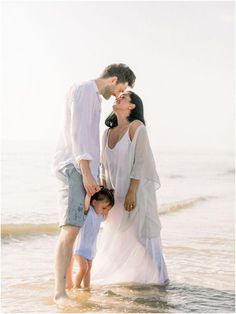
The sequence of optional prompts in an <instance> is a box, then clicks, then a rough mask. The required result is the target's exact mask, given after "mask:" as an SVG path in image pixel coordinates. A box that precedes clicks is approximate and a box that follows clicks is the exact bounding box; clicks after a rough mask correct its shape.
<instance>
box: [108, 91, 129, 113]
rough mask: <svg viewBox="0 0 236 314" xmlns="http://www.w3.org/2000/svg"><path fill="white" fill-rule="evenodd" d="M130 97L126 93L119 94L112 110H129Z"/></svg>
mask: <svg viewBox="0 0 236 314" xmlns="http://www.w3.org/2000/svg"><path fill="white" fill-rule="evenodd" d="M130 105H131V104H130V96H129V94H128V93H123V94H121V95H120V96H119V97H118V98H116V101H115V102H114V104H113V106H112V108H113V110H114V111H116V110H130V109H131V108H130Z"/></svg>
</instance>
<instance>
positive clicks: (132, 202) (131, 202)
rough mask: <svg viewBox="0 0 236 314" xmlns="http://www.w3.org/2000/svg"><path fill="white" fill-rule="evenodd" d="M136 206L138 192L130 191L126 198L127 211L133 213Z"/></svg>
mask: <svg viewBox="0 0 236 314" xmlns="http://www.w3.org/2000/svg"><path fill="white" fill-rule="evenodd" d="M135 206H136V192H135V191H132V190H129V191H128V193H127V194H126V197H125V203H124V207H125V210H127V211H131V210H133V209H134V208H135Z"/></svg>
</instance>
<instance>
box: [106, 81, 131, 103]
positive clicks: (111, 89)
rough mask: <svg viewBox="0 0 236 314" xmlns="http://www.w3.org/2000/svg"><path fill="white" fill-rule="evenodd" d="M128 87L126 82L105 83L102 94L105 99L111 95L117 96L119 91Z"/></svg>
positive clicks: (121, 91)
mask: <svg viewBox="0 0 236 314" xmlns="http://www.w3.org/2000/svg"><path fill="white" fill-rule="evenodd" d="M127 87H128V83H127V82H126V83H118V84H116V83H113V84H111V85H107V86H106V87H105V89H104V93H103V94H102V96H103V97H104V98H105V99H109V98H110V97H111V96H115V97H116V98H117V97H119V95H120V94H121V93H123V92H124V91H125V90H126V88H127Z"/></svg>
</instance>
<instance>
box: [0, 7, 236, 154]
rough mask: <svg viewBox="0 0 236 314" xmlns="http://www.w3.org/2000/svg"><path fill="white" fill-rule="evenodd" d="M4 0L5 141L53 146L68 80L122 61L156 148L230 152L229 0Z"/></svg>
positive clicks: (231, 27) (92, 75)
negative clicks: (130, 74)
mask: <svg viewBox="0 0 236 314" xmlns="http://www.w3.org/2000/svg"><path fill="white" fill-rule="evenodd" d="M1 5H2V17H3V18H2V30H3V31H2V37H3V40H2V43H3V58H2V60H3V99H2V107H3V109H2V123H1V124H2V138H3V139H4V143H7V144H9V145H10V144H12V141H19V140H20V141H31V140H33V141H34V142H35V145H36V146H37V149H39V147H40V145H41V144H43V145H44V144H45V145H46V144H47V145H49V146H48V147H49V148H50V149H52V150H53V149H54V147H55V145H56V142H57V138H58V134H59V130H60V127H61V124H62V118H63V110H64V101H65V95H66V93H67V90H68V88H69V87H70V86H71V85H72V84H73V83H74V82H80V81H83V80H87V79H93V78H96V77H97V76H98V75H99V74H100V73H101V72H102V70H103V68H104V67H105V66H107V65H108V64H110V63H118V62H122V63H126V64H127V65H129V66H130V67H131V68H132V69H133V71H134V72H135V74H136V76H137V80H136V85H135V88H134V90H135V91H136V92H137V93H138V94H139V95H140V96H141V98H142V99H143V102H144V106H145V116H146V121H147V125H148V130H149V134H150V139H151V142H152V144H153V145H154V146H155V147H156V148H157V149H159V150H167V151H171V150H175V151H184V150H187V151H206V150H207V151H216V150H217V151H219V150H220V151H225V152H226V151H227V152H228V151H229V152H231V151H233V140H234V139H233V127H234V126H233V125H234V4H233V1H222V2H218V1H216V2H214V1H208V2H207V1H201V2H200V1H196V2H191V1H188V2H177V1H176V2H168V1H165V2H164V1H154V2H148V1H145V2H142V1H141V2H139V1H138V2H136V1H130V2H127V1H118V2H116V1H115V2H113V1H111V2H105V1H104V2H103V1H101V2H79V1H71V2H70V1H38V2H34V1H28V2H27V1H26V2H21V1H17V2H14V1H5V2H3V3H1ZM112 103H113V100H110V101H105V100H104V102H103V106H102V108H103V112H102V120H101V121H104V118H105V116H106V115H107V114H108V113H109V112H110V110H111V105H112ZM101 129H102V130H103V129H104V127H103V123H101ZM4 147H6V146H4Z"/></svg>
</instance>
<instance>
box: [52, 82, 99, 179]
mask: <svg viewBox="0 0 236 314" xmlns="http://www.w3.org/2000/svg"><path fill="white" fill-rule="evenodd" d="M101 101H102V98H101V96H100V95H99V91H98V89H97V85H96V83H95V81H94V80H91V81H88V82H84V83H82V84H80V85H74V86H73V87H72V88H71V89H70V91H69V93H68V95H67V98H66V107H65V117H64V127H63V130H62V132H61V135H60V138H59V142H58V145H57V148H56V154H55V159H54V169H55V170H60V169H61V168H63V167H64V166H66V165H68V164H70V163H73V164H74V166H75V168H76V169H77V170H78V171H79V172H80V173H81V170H80V167H79V161H80V160H89V161H90V162H89V166H90V170H91V173H92V175H93V176H94V178H95V180H96V181H98V177H99V161H100V136H99V123H100V116H101Z"/></svg>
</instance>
